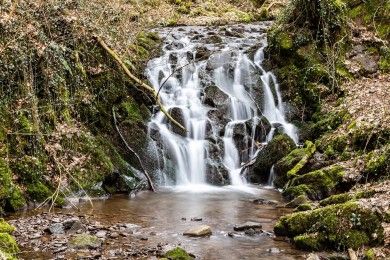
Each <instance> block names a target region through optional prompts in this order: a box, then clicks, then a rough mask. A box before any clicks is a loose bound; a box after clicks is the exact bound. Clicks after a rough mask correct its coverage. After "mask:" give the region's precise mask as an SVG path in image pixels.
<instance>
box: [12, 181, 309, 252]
mask: <svg viewBox="0 0 390 260" xmlns="http://www.w3.org/2000/svg"><path fill="white" fill-rule="evenodd" d="M183 190H184V189H183V188H182V189H180V188H178V189H177V188H175V189H174V190H170V189H168V190H165V191H159V192H157V193H151V192H142V193H139V194H138V195H137V196H136V197H134V198H129V197H128V196H125V195H123V196H114V197H112V198H109V199H106V200H98V201H94V206H93V207H91V206H90V205H89V204H87V203H85V204H81V205H80V206H79V210H74V209H62V210H60V211H61V212H63V213H72V214H75V215H85V216H87V217H88V218H90V219H93V220H96V221H99V222H101V223H102V224H104V225H114V224H117V223H134V224H137V225H140V226H141V227H142V228H141V229H140V230H139V233H140V234H142V235H145V236H147V237H148V240H147V241H140V240H137V242H136V243H138V244H139V246H140V247H145V246H156V245H157V244H163V245H165V244H168V246H167V247H175V246H177V245H180V246H181V247H183V248H184V249H186V250H187V251H188V252H190V253H192V254H194V255H195V256H196V258H197V259H301V257H302V256H303V255H304V254H303V253H302V252H300V251H297V250H294V249H293V248H292V247H291V245H290V244H289V243H287V242H285V241H276V240H274V239H273V238H272V237H270V236H269V235H266V234H265V233H263V234H261V235H257V236H253V237H251V236H247V235H244V234H240V235H238V236H236V237H229V236H228V232H232V231H233V227H234V225H235V224H240V223H244V222H246V221H256V222H260V223H262V225H263V230H264V231H272V229H273V225H274V223H275V221H276V219H277V218H278V217H280V216H281V215H283V214H286V213H287V212H289V211H290V210H289V209H286V208H283V207H277V206H276V207H275V206H269V205H256V204H254V203H253V200H254V199H258V198H267V199H268V200H276V201H282V198H281V196H280V193H279V192H277V191H275V190H272V189H257V188H252V189H247V190H246V191H245V192H243V191H239V190H236V189H233V188H231V187H230V188H229V187H225V188H213V189H212V190H208V191H206V192H202V193H194V192H189V191H183ZM248 191H250V192H248ZM27 215H30V213H27ZM19 217H23V215H21V216H19ZM193 217H200V218H202V219H203V220H202V221H201V222H194V221H191V218H193ZM183 218H186V220H183ZM199 225H209V226H210V227H211V228H212V231H213V234H212V235H211V236H210V237H203V238H190V237H185V236H183V235H182V234H183V232H184V231H185V230H187V229H189V228H191V227H195V226H199ZM151 232H154V233H155V234H153V235H151ZM127 242H134V241H132V240H131V238H128V237H126V238H125V237H123V238H122V237H121V238H120V239H119V240H116V241H115V242H113V243H106V244H104V246H103V251H108V250H110V249H112V248H119V247H121V246H122V245H123V244H126V243H127ZM271 248H278V249H279V250H280V251H281V252H279V253H271V252H269V250H270V249H271ZM103 255H104V253H103ZM30 256H31V255H30ZM39 256H40V254H39V253H38V254H37V258H39ZM46 256H48V255H47V254H46ZM41 257H43V255H41ZM25 259H31V258H28V257H26V258H25ZM119 259H121V258H119Z"/></svg>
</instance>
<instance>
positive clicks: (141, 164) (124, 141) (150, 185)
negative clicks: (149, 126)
mask: <svg viewBox="0 0 390 260" xmlns="http://www.w3.org/2000/svg"><path fill="white" fill-rule="evenodd" d="M112 117H113V119H114V125H115V128H116V131H117V132H118V134H119V136H120V137H121V139H122V141H123V143H124V144H125V145H126V147H127V149H128V150H129V151H130V152H131V153H132V154H134V155H135V157H136V158H137V159H138V162H139V164H140V166H141V168H142V171H143V173H144V175H145V177H146V179H147V180H148V184H149V189H150V190H151V191H153V192H154V191H156V190H155V188H154V185H153V182H152V179H151V178H150V176H149V174H148V172H147V171H146V169H145V167H144V165H143V163H142V160H141V158H140V157H139V155H138V154H137V153H136V152H135V151H134V150H133V149H132V148H131V147H130V145H129V144H128V143H127V142H126V139H125V138H124V136H123V135H122V133H121V131H120V129H119V127H118V124H117V120H116V114H115V109H114V107H112Z"/></svg>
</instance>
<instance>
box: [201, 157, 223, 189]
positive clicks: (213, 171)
mask: <svg viewBox="0 0 390 260" xmlns="http://www.w3.org/2000/svg"><path fill="white" fill-rule="evenodd" d="M206 181H207V183H210V184H212V185H217V186H219V185H226V184H228V183H229V172H228V170H227V169H226V168H225V166H223V164H222V163H215V162H212V161H209V160H208V161H207V162H206Z"/></svg>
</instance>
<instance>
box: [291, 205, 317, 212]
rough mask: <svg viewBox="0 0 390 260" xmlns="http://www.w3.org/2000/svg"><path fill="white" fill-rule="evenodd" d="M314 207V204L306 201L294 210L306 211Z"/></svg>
mask: <svg viewBox="0 0 390 260" xmlns="http://www.w3.org/2000/svg"><path fill="white" fill-rule="evenodd" d="M311 209H313V207H312V205H311V204H310V203H304V204H301V205H299V206H298V207H296V209H295V210H294V211H306V210H311Z"/></svg>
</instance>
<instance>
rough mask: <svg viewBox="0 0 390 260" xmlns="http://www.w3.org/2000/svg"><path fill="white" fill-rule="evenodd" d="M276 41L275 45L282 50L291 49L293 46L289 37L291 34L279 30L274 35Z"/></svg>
mask: <svg viewBox="0 0 390 260" xmlns="http://www.w3.org/2000/svg"><path fill="white" fill-rule="evenodd" d="M276 42H277V45H278V46H279V47H280V49H282V50H285V51H286V50H291V49H292V47H293V40H292V39H291V36H290V35H288V33H286V32H280V33H279V34H278V35H277V36H276Z"/></svg>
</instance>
